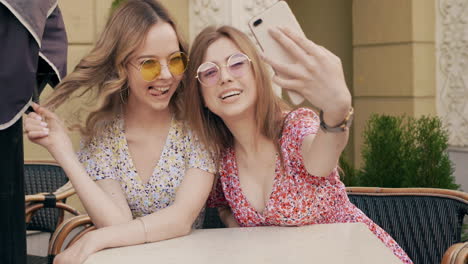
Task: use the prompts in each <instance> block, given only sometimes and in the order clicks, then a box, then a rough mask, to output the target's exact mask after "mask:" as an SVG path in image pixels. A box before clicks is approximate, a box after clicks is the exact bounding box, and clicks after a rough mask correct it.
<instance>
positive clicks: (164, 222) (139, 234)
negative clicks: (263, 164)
mask: <svg viewBox="0 0 468 264" xmlns="http://www.w3.org/2000/svg"><path fill="white" fill-rule="evenodd" d="M213 179H214V176H213V174H211V173H208V172H205V171H203V170H200V169H195V168H192V169H189V170H187V172H186V174H185V177H184V179H183V181H182V183H181V185H180V187H179V189H178V190H177V192H176V199H175V201H174V203H173V204H172V205H170V206H168V207H166V208H164V209H162V210H159V211H157V212H155V213H153V214H150V215H147V216H144V217H142V218H138V219H135V220H133V221H130V222H128V223H124V224H120V225H113V226H109V227H105V228H101V229H98V230H95V231H92V232H90V233H88V234H86V235H85V236H84V237H83V238H81V239H80V240H79V241H78V242H77V243H75V244H74V245H73V246H72V247H70V248H69V249H67V250H65V251H64V252H63V253H61V254H60V255H58V256H57V257H56V259H55V261H54V263H55V264H61V263H67V264H68V263H75V264H81V263H83V262H84V261H85V260H86V258H88V256H89V255H91V254H92V253H94V252H96V251H99V250H101V249H104V248H111V247H121V246H129V245H136V244H142V243H145V242H155V241H160V240H165V239H169V238H174V237H179V236H184V235H187V234H189V233H190V231H191V227H192V224H193V222H194V221H195V219H196V218H197V216H198V215H199V213H200V211H201V210H202V208H203V206H204V205H205V202H206V199H207V198H208V194H209V193H210V190H211V186H212V184H213Z"/></svg>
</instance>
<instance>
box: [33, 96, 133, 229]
mask: <svg viewBox="0 0 468 264" xmlns="http://www.w3.org/2000/svg"><path fill="white" fill-rule="evenodd" d="M32 106H33V108H34V111H35V112H31V113H30V114H29V115H28V116H27V117H26V118H25V126H24V127H25V131H27V136H28V138H29V139H30V140H31V141H32V142H34V143H36V144H39V145H41V146H43V147H45V148H46V149H47V150H48V151H49V152H50V154H51V155H52V156H53V157H54V158H55V160H57V162H58V163H59V164H60V166H61V167H62V168H63V170H64V171H65V173H66V174H67V176H68V178H69V179H70V181H71V183H72V185H73V187H74V188H75V190H76V192H77V194H78V196H79V197H80V200H81V202H82V203H83V206H84V207H85V209H86V211H87V213H88V214H89V216H90V217H91V219H92V221H93V223H94V224H95V225H96V226H97V227H99V228H100V227H105V226H110V225H117V224H122V223H125V222H128V221H130V220H132V214H131V211H130V208H129V207H128V204H127V201H126V199H125V196H124V194H123V191H122V189H121V187H120V185H119V183H118V182H116V181H114V180H103V181H98V182H99V184H97V183H96V182H94V181H93V180H92V179H91V178H90V177H89V176H88V174H87V173H86V171H85V169H84V168H83V166H82V164H81V163H80V162H79V160H78V157H77V156H76V154H75V152H74V150H73V146H72V143H71V141H70V138H69V136H68V135H67V133H66V130H65V128H64V127H63V125H62V122H61V121H60V119H59V118H58V117H57V116H56V115H55V114H54V113H52V112H51V111H49V110H47V109H45V108H44V107H40V106H39V105H37V104H33V105H32Z"/></svg>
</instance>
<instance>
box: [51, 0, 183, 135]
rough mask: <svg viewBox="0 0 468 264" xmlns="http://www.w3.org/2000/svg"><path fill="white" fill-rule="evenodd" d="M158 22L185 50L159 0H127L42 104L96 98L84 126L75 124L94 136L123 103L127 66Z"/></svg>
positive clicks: (175, 101) (175, 102) (176, 107)
mask: <svg viewBox="0 0 468 264" xmlns="http://www.w3.org/2000/svg"><path fill="white" fill-rule="evenodd" d="M158 22H166V23H169V24H170V25H171V26H172V27H173V28H174V31H175V32H176V34H177V37H178V39H179V48H180V50H181V51H183V52H187V49H186V45H185V43H184V42H183V40H182V38H181V35H180V34H179V32H178V30H177V27H176V25H175V22H174V20H173V19H172V18H171V16H170V15H169V12H168V11H167V10H166V9H165V8H164V7H163V6H162V5H161V4H160V3H159V2H157V1H155V0H128V1H126V2H125V3H124V4H122V5H121V6H120V7H119V8H117V9H116V10H115V11H114V12H113V13H112V14H111V16H110V18H109V19H108V21H107V24H106V26H105V28H104V30H103V32H102V34H101V36H100V37H99V39H98V41H97V43H96V45H95V47H94V48H93V50H92V51H91V52H90V53H89V54H88V55H86V56H85V57H84V58H83V59H82V60H81V61H80V62H79V63H78V65H77V66H76V67H75V69H74V70H73V72H72V73H70V74H69V75H67V76H66V77H65V78H64V79H63V81H62V82H61V83H60V84H59V85H58V86H57V87H56V89H55V91H54V92H53V93H52V95H51V97H50V98H49V99H48V100H47V103H46V104H45V106H46V107H48V108H50V109H52V110H54V109H56V108H57V107H58V106H60V105H62V104H63V103H64V102H65V101H67V100H68V99H69V98H70V97H71V95H72V94H73V93H75V92H76V93H77V94H74V96H76V97H83V95H85V94H91V95H92V96H93V97H95V98H94V100H95V101H93V107H92V108H91V109H90V110H89V112H90V113H89V115H88V116H87V118H86V122H85V125H84V127H82V126H81V125H78V127H79V128H80V131H81V133H82V135H83V136H84V137H85V138H87V139H90V138H92V137H93V136H95V135H96V134H97V133H99V131H100V125H101V123H102V122H101V121H108V120H111V119H113V118H114V117H115V116H116V114H118V113H119V112H120V111H121V108H122V104H125V101H126V100H127V98H126V94H128V93H125V92H126V90H127V89H128V73H127V70H126V65H127V63H128V62H129V60H130V59H131V56H132V54H133V53H134V51H135V50H136V49H137V48H138V47H139V46H140V45H141V44H142V43H143V42H144V41H145V37H146V35H147V32H148V31H149V29H150V28H151V27H152V26H153V25H154V24H156V23H158ZM155 45H164V43H156V44H155ZM181 86H182V87H181ZM183 86H184V82H181V83H180V85H179V87H178V89H177V90H176V92H175V93H174V95H173V96H172V98H171V102H170V107H171V110H172V111H173V112H174V114H175V115H176V116H178V115H180V111H181V109H180V105H181V103H180V96H179V93H180V90H181V89H183ZM78 91H79V92H78Z"/></svg>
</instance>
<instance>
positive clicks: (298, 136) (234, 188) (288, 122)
mask: <svg viewBox="0 0 468 264" xmlns="http://www.w3.org/2000/svg"><path fill="white" fill-rule="evenodd" d="M284 122H285V123H284V128H283V133H282V137H281V139H280V146H281V154H282V155H283V160H284V167H283V168H284V173H282V170H281V162H280V160H279V155H276V156H277V160H276V169H275V179H274V182H273V189H272V192H271V195H270V199H269V200H268V201H267V203H266V205H265V209H264V210H263V212H262V213H259V212H257V211H256V210H255V209H254V208H253V207H252V206H251V205H250V204H249V202H248V200H247V198H246V197H245V196H244V193H243V191H242V189H241V186H240V181H239V177H238V168H237V164H236V153H235V151H234V150H233V149H232V148H229V149H227V150H226V151H225V152H224V154H223V155H222V158H221V165H220V171H219V179H218V181H217V185H216V188H215V189H214V191H213V192H212V193H211V195H210V197H209V199H208V206H209V207H222V206H229V207H231V209H232V212H233V215H234V217H235V219H236V221H237V222H238V223H239V225H240V226H244V227H251V226H270V225H275V226H302V225H312V224H328V223H355V222H361V223H364V224H366V225H367V226H368V227H369V229H370V231H372V232H373V233H374V234H375V235H376V236H377V237H378V238H379V239H380V240H381V241H382V242H383V243H384V244H385V245H386V246H387V247H388V248H390V249H391V250H392V251H393V253H394V254H395V255H396V256H397V257H398V258H399V259H400V260H401V261H403V263H412V261H411V260H410V258H409V257H408V256H407V254H406V253H405V252H404V251H403V249H402V248H401V247H400V246H399V245H398V244H397V243H396V242H395V240H394V239H393V238H392V237H391V236H390V235H389V234H388V233H387V232H385V231H384V230H383V229H382V228H380V227H379V226H378V225H377V224H375V223H374V222H372V220H370V219H369V218H368V217H367V216H366V215H365V214H364V213H363V212H362V211H361V210H360V209H359V208H357V207H356V206H355V205H354V204H352V203H351V202H350V201H349V198H348V196H347V194H346V189H345V186H344V184H343V183H342V182H341V181H340V179H339V175H338V172H337V169H335V170H333V171H332V173H331V174H330V175H329V176H327V177H316V176H314V175H311V174H309V173H308V172H307V170H306V168H305V167H304V162H303V159H302V154H301V145H302V140H303V139H304V137H305V136H307V135H309V134H316V133H317V131H318V129H319V126H320V121H319V118H318V117H317V115H316V114H315V113H314V112H313V111H312V110H310V109H306V108H300V109H297V110H295V111H293V112H291V113H289V114H288V115H287V116H286V119H285V121H284Z"/></svg>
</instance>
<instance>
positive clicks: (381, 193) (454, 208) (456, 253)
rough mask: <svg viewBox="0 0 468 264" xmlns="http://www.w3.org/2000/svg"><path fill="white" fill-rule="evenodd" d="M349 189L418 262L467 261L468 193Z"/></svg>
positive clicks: (411, 189)
mask: <svg viewBox="0 0 468 264" xmlns="http://www.w3.org/2000/svg"><path fill="white" fill-rule="evenodd" d="M347 191H348V196H349V199H350V200H351V202H353V203H354V204H355V205H356V206H357V207H359V208H360V209H361V210H362V211H363V212H364V213H365V214H366V215H367V216H369V217H370V218H371V219H372V220H373V221H374V222H375V223H376V224H378V225H379V226H380V227H382V228H383V229H384V230H386V231H387V232H388V233H389V234H390V235H391V236H392V237H393V238H394V239H395V240H396V241H397V243H398V244H399V245H400V246H401V247H402V248H403V249H404V250H405V252H406V253H407V254H408V255H409V257H410V258H411V259H412V260H413V261H414V263H415V264H425V263H441V261H442V260H443V261H442V263H444V264H445V263H447V264H448V263H467V261H468V243H467V242H464V243H463V242H462V241H461V233H462V225H463V218H464V216H465V215H467V214H468V193H464V192H459V191H453V190H444V189H430V188H375V187H348V188H347ZM460 242H462V243H460ZM457 243H459V244H457ZM451 247H453V248H451ZM444 252H445V257H444ZM457 259H459V260H461V261H462V262H456V260H457Z"/></svg>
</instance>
